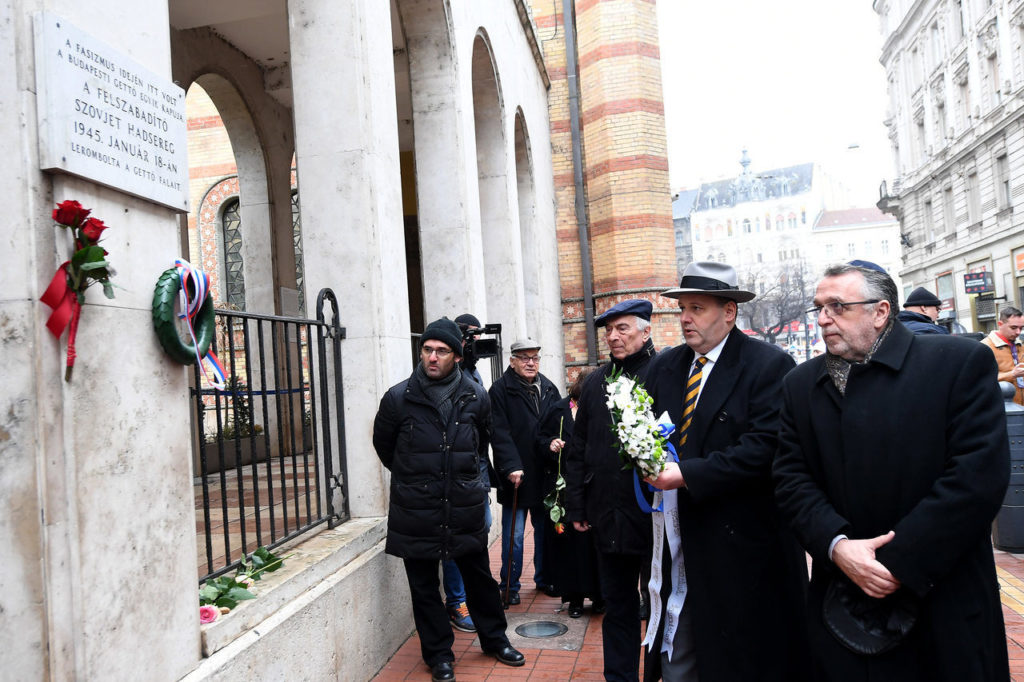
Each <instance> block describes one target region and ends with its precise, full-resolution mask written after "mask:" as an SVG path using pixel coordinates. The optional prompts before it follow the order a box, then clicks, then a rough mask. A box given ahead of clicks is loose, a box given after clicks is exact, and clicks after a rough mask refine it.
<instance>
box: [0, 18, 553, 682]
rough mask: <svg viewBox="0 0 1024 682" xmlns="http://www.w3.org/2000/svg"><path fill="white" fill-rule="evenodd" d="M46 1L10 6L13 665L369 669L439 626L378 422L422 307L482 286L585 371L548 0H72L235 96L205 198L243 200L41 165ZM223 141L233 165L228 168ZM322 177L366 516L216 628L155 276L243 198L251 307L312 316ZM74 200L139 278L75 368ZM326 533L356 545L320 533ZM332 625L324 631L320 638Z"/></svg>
mask: <svg viewBox="0 0 1024 682" xmlns="http://www.w3.org/2000/svg"><path fill="white" fill-rule="evenodd" d="M38 8H39V4H38V3H33V2H19V1H16V2H10V3H5V4H3V5H2V7H0V19H2V21H0V42H2V44H3V45H4V46H6V49H5V50H4V51H3V52H2V56H0V60H2V61H3V65H4V68H3V69H0V112H2V113H3V114H4V115H5V119H6V120H9V121H20V122H21V124H20V125H13V126H8V127H7V128H6V129H5V131H4V132H3V133H2V134H0V144H2V148H3V149H4V151H5V152H6V157H7V159H8V162H7V163H5V164H4V165H3V168H2V170H0V177H2V178H3V179H4V180H5V181H6V185H5V186H6V187H7V188H8V189H9V190H10V195H11V198H10V201H9V202H8V214H9V218H10V219H9V220H8V221H5V223H4V225H5V227H3V228H0V234H2V238H3V243H4V244H5V245H7V249H8V255H9V258H10V267H9V268H8V269H7V270H6V271H5V283H7V286H6V287H5V292H4V295H3V296H2V297H0V330H2V332H0V372H2V374H3V376H4V379H5V381H4V388H3V390H2V391H0V414H2V415H3V416H2V417H0V460H2V462H3V466H2V467H0V496H2V497H3V498H4V499H5V500H8V502H9V505H8V509H9V511H8V513H7V514H5V515H4V516H3V518H2V519H0V541H2V542H3V544H4V546H5V547H8V548H9V549H10V551H9V553H8V558H7V560H6V561H5V562H4V564H3V567H2V568H0V584H2V585H4V587H5V589H4V590H3V594H2V595H0V612H3V613H4V618H3V619H0V636H2V638H3V641H4V642H5V654H6V655H5V659H4V660H5V674H6V675H7V676H9V677H10V678H11V679H55V680H71V679H108V680H129V679H136V678H137V677H138V669H139V668H138V660H137V658H138V657H137V656H131V655H126V653H125V652H144V654H145V656H144V657H145V659H146V665H147V670H150V671H151V672H152V676H155V678H156V679H168V680H176V679H181V678H183V677H186V676H187V678H188V679H190V680H193V679H194V680H199V679H238V678H239V677H240V676H243V675H244V676H254V675H258V674H260V673H262V674H263V675H265V676H266V675H269V676H270V677H274V678H282V677H287V676H288V675H289V674H291V675H293V676H295V677H296V678H302V679H352V680H360V679H368V678H369V677H371V676H372V675H373V674H374V673H375V672H376V671H377V670H379V669H380V667H381V666H382V665H383V664H384V662H385V661H386V660H387V658H388V657H389V656H390V655H391V654H392V653H393V652H394V651H395V649H396V648H397V647H398V645H399V644H400V643H401V641H403V640H404V639H405V637H406V636H407V635H408V634H409V633H410V632H411V631H412V618H411V611H410V609H409V603H408V593H407V587H406V584H405V580H404V576H403V575H402V571H401V567H400V563H399V562H397V561H396V560H395V559H394V558H392V557H386V556H384V555H383V554H382V552H381V547H382V543H381V541H380V538H381V537H382V535H381V534H382V528H383V517H384V516H385V514H386V510H387V488H388V475H387V472H386V471H385V470H384V469H383V468H382V467H381V466H380V464H379V462H378V460H377V458H376V457H375V455H374V454H373V451H372V447H371V445H370V442H369V441H370V438H369V436H370V433H369V427H368V425H369V424H370V422H371V420H372V417H373V414H374V412H375V410H376V406H377V402H378V400H379V398H380V396H381V395H382V394H383V392H384V391H385V390H386V389H387V387H389V386H390V385H392V384H394V383H395V382H397V381H399V380H400V379H402V378H403V377H406V376H408V375H409V373H410V371H411V369H412V365H411V360H410V353H409V348H410V335H411V333H412V332H413V331H414V329H413V328H412V326H411V322H410V320H411V319H412V317H411V315H410V311H411V310H412V309H413V308H415V309H418V310H419V311H420V313H421V315H422V316H425V317H426V318H429V319H433V318H436V317H439V316H441V315H449V316H453V315H456V314H458V313H461V312H465V311H466V310H470V311H473V312H475V313H476V314H477V315H478V316H479V317H480V318H481V319H484V320H487V321H494V322H501V323H502V324H503V325H504V327H505V331H506V338H514V337H516V336H525V335H529V336H532V337H534V338H537V339H538V340H540V341H541V342H542V343H543V344H544V352H545V355H546V357H548V358H550V360H549V363H550V364H551V365H552V366H553V368H560V362H559V361H560V360H561V359H562V358H561V348H562V324H561V311H560V295H559V281H558V251H557V241H556V233H555V215H554V210H553V207H554V206H555V194H554V186H553V181H552V177H553V171H552V160H551V153H552V152H551V142H550V138H549V135H548V98H547V94H548V93H547V87H548V75H547V72H546V68H545V64H544V62H543V59H542V58H541V54H540V49H539V43H538V39H537V34H536V32H535V29H534V27H533V25H532V24H531V22H530V19H529V15H528V13H527V12H526V11H525V6H524V5H523V3H522V2H520V1H518V0H501V1H500V2H488V3H480V2H476V1H475V0H394V1H393V2H390V3H382V2H379V1H378V0H341V1H338V0H293V1H290V2H288V3H262V4H257V5H252V4H250V3H238V4H233V3H205V4H204V3H191V2H179V1H178V0H143V1H142V2H140V3H136V4H135V5H133V6H132V12H131V13H129V14H126V13H125V11H124V3H118V2H113V1H112V0H99V1H98V2H93V3H86V4H83V3H70V2H56V3H51V4H48V5H47V9H48V10H49V11H52V12H54V13H55V14H57V15H59V16H60V17H61V19H63V20H65V21H67V22H68V23H70V24H73V25H74V26H76V27H78V28H79V29H81V30H82V31H84V32H85V33H88V34H89V35H91V36H93V37H94V38H95V39H97V40H99V41H101V42H102V43H103V44H105V45H109V46H111V47H112V49H116V50H117V51H119V52H123V53H125V54H126V55H128V56H130V58H131V59H133V60H135V61H136V62H138V63H139V64H141V65H142V66H143V67H144V68H145V69H147V70H148V71H150V72H152V73H153V74H157V75H158V76H160V77H161V78H163V79H165V80H166V81H168V82H169V81H175V82H177V83H178V84H180V86H181V87H182V88H183V89H185V90H187V89H188V88H189V87H190V86H191V85H192V84H193V83H198V84H200V85H201V86H202V88H203V90H205V91H206V93H207V94H208V95H209V97H210V100H211V102H213V104H214V105H215V107H216V115H217V116H218V117H219V119H220V121H221V122H222V124H223V128H222V132H218V131H217V130H215V129H217V128H219V127H220V126H205V127H204V126H202V125H201V124H199V123H197V127H196V128H194V129H193V132H194V133H199V134H202V133H204V132H205V133H211V134H212V133H214V132H217V134H219V135H221V136H223V135H225V134H226V136H227V137H228V138H229V139H230V143H231V151H232V154H231V156H232V157H233V158H232V159H230V160H228V161H218V160H216V159H213V158H204V156H203V154H202V153H200V152H199V151H197V152H196V154H195V156H194V157H193V158H192V159H191V163H193V164H194V165H195V168H196V169H198V168H200V167H206V171H208V172H206V173H205V174H204V175H203V176H202V177H196V176H194V177H195V179H196V180H197V183H196V186H194V187H192V189H193V190H194V192H193V197H195V196H196V195H198V194H203V195H204V196H208V197H209V198H210V199H211V200H212V199H213V195H214V194H216V197H217V198H216V200H215V201H214V202H213V203H210V204H209V205H208V206H207V204H206V203H205V202H204V201H198V202H196V201H195V200H194V201H193V206H192V210H193V215H192V216H191V217H190V218H187V217H185V216H183V215H179V214H177V213H175V212H174V211H172V210H171V209H168V208H166V207H164V206H162V205H157V204H155V203H152V202H149V201H147V200H145V199H140V198H136V197H133V196H129V195H127V194H124V193H122V192H119V191H116V190H114V189H111V188H108V187H105V186H101V185H98V184H96V183H94V182H91V181H89V180H86V179H83V178H79V177H75V176H70V175H61V174H48V173H42V172H40V170H39V158H38V152H37V139H36V126H35V121H36V108H37V106H38V105H39V102H37V100H36V96H35V93H36V91H37V88H36V85H35V78H36V72H35V64H34V53H33V23H32V15H33V13H34V12H35V11H36V10H37V9H38ZM115 17H116V18H117V19H116V20H114V19H113V18H115ZM70 96H71V95H70V94H69V97H70ZM210 115H211V116H212V114H210ZM218 163H225V164H228V165H225V166H224V167H223V168H222V170H221V171H216V172H214V171H211V170H210V168H211V167H213V166H215V165H216V164H218ZM231 165H233V170H232V169H231V167H230V166H231ZM293 169H294V171H293ZM403 169H404V171H403ZM293 172H294V173H295V175H293ZM231 176H234V177H231ZM200 181H201V182H202V183H206V189H203V190H200V189H199V188H198V186H199V184H200ZM236 183H237V184H236ZM295 186H297V187H299V188H300V191H301V196H302V201H303V206H305V207H306V211H305V212H304V214H303V216H302V239H303V245H304V250H305V259H304V262H303V265H304V276H305V286H306V288H307V291H309V292H318V291H320V289H321V288H324V287H330V288H332V289H333V290H334V291H335V292H337V294H338V300H339V305H340V309H341V311H340V318H341V322H342V324H343V325H344V326H345V327H346V330H347V336H346V339H345V341H344V344H343V346H342V348H343V350H342V354H343V361H344V367H345V372H344V384H343V390H344V394H345V403H344V404H345V418H346V424H347V426H348V428H347V429H346V430H345V432H344V437H345V442H344V446H345V450H346V451H347V454H348V460H347V461H348V470H347V479H348V482H349V491H350V495H349V498H350V499H349V500H348V504H349V507H350V513H351V520H350V521H349V522H347V523H343V524H341V525H340V526H339V527H338V528H336V529H334V530H333V531H331V532H329V533H327V532H325V533H320V534H319V535H317V536H316V537H315V538H313V539H312V540H306V541H304V542H303V543H302V544H300V545H299V546H298V547H295V548H292V550H291V551H293V552H294V553H295V555H296V557H301V560H300V559H299V558H296V559H294V560H293V563H292V567H291V568H288V569H287V571H286V572H287V573H288V575H286V576H282V577H281V578H278V577H277V576H276V575H275V577H274V581H268V583H266V584H264V585H261V593H260V597H259V598H258V599H256V600H253V601H252V602H248V603H246V604H244V605H243V606H241V607H239V608H238V609H237V610H236V611H235V612H233V613H232V614H231V615H230V616H229V617H226V618H223V619H221V620H219V621H218V622H217V623H214V624H212V625H207V626H203V627H202V628H201V627H200V625H199V621H198V608H197V607H198V604H197V587H198V586H197V584H196V511H195V507H194V504H195V500H194V497H193V490H192V484H193V476H195V475H196V474H195V472H194V471H192V468H191V465H190V463H191V461H192V457H191V456H190V455H191V452H190V451H191V443H192V439H193V435H192V434H191V432H190V417H191V415H190V407H189V404H190V403H189V376H190V372H188V371H186V369H185V368H184V367H182V366H181V365H178V364H175V363H173V362H172V361H171V360H169V358H168V357H167V356H166V355H165V354H164V353H163V352H162V350H161V348H160V346H159V344H158V343H157V340H156V338H155V336H154V334H153V331H152V321H151V318H152V312H151V304H152V299H153V286H154V284H155V282H156V280H157V278H158V277H159V276H160V274H161V273H162V272H163V271H164V270H165V269H167V268H168V267H170V266H171V264H173V261H174V258H175V257H177V256H181V255H188V256H189V257H190V258H191V259H193V260H195V261H197V264H201V265H203V266H206V265H208V263H213V267H212V268H209V269H211V271H214V272H216V271H217V267H218V265H217V263H216V262H214V261H208V260H207V256H208V253H207V252H206V250H205V248H204V243H203V229H204V227H206V228H211V229H213V230H214V231H215V230H216V218H217V216H216V213H217V209H218V208H219V207H220V206H222V205H223V202H224V200H225V197H227V198H230V197H237V198H238V200H239V207H238V211H239V216H240V221H241V224H242V225H243V229H244V239H243V241H242V261H243V263H244V268H245V270H244V274H245V290H244V291H245V308H246V310H248V311H250V312H255V313H264V314H294V313H298V312H299V311H298V310H294V309H291V310H290V309H289V305H291V304H290V303H289V301H292V300H294V299H293V297H292V293H291V292H294V290H295V287H296V266H295V258H294V255H295V249H294V232H293V222H292V202H291V194H292V189H293V187H295ZM410 196H411V197H412V198H413V200H412V201H408V200H406V201H403V198H404V197H405V198H408V197H410ZM65 199H76V200H78V201H80V202H81V203H82V204H83V205H85V206H86V207H89V208H91V209H93V213H94V215H95V216H97V217H99V218H102V219H103V220H105V221H106V223H107V224H108V225H109V226H110V229H109V230H108V231H107V232H106V233H105V234H104V240H103V246H104V248H106V249H107V250H108V251H109V254H110V255H109V257H110V260H111V262H112V263H113V265H114V266H115V267H116V268H117V274H116V276H115V278H114V281H115V282H116V283H117V284H118V285H120V286H121V287H123V289H117V290H116V291H115V294H116V298H115V299H114V300H107V299H105V298H103V297H102V296H101V295H100V294H99V292H96V291H90V292H89V293H88V295H87V297H86V304H85V306H84V312H83V315H82V321H81V325H80V327H79V332H78V354H79V355H78V361H77V364H76V369H75V373H74V377H73V380H72V381H71V382H70V383H65V382H64V381H63V380H62V377H63V373H64V372H63V363H64V350H65V348H64V340H63V339H60V340H58V339H55V338H54V337H53V336H51V335H50V333H49V332H48V331H47V329H46V327H45V324H44V323H45V321H46V318H47V315H48V313H49V310H48V309H46V308H45V307H44V306H42V304H40V303H39V301H38V299H39V297H40V295H41V294H42V292H43V290H44V289H45V287H46V285H47V284H48V283H49V281H50V279H51V278H52V277H53V275H54V271H55V270H56V268H57V267H58V266H59V265H60V264H61V263H62V262H64V261H65V260H67V258H68V255H69V249H70V246H71V245H70V244H69V242H68V240H67V238H66V233H65V232H63V231H60V230H58V229H56V228H55V227H54V226H53V223H52V221H51V218H50V214H51V210H52V208H53V206H54V203H55V202H58V201H62V200H65ZM214 204H217V205H214ZM205 208H209V209H210V213H209V215H208V216H205V217H204V209H205ZM207 219H209V220H210V221H212V222H210V223H205V222H204V221H205V220H207ZM410 226H411V227H410ZM189 227H191V228H192V229H188V228H189ZM207 237H209V235H207ZM407 239H408V240H410V244H411V245H412V247H413V251H414V252H415V253H416V254H418V256H419V266H418V268H417V269H415V270H413V269H411V265H410V263H411V262H412V259H411V258H409V257H407V249H406V248H405V245H406V242H407ZM411 277H415V278H416V279H417V280H418V282H419V286H417V287H410V286H409V279H410V278H411ZM414 291H415V292H417V295H416V296H411V295H410V292H414ZM310 298H312V295H311V296H310ZM314 300H315V299H314ZM308 306H309V300H308V299H307V307H308ZM550 374H551V375H552V376H553V378H560V374H561V372H560V371H558V369H555V370H554V371H550ZM335 433H337V431H335ZM336 451H337V449H336ZM315 541H320V542H321V543H323V542H327V544H329V545H330V546H329V547H325V548H321V549H320V550H318V551H313V550H312V549H310V543H311V542H315ZM353 548H358V551H348V550H352V549H353ZM152 581H156V583H155V584H157V585H158V587H157V588H154V589H152V590H145V589H143V588H141V587H140V586H141V585H145V584H153V583H152ZM275 581H276V582H275ZM368 594H373V595H375V597H374V599H372V600H370V599H366V598H365V596H366V595H368ZM385 618H386V620H385ZM367 629H369V630H371V631H372V632H374V633H378V632H379V633H380V634H379V636H378V635H374V636H364V635H365V633H366V631H367ZM153 633H159V636H158V637H155V636H154V634H153ZM311 641H317V642H321V643H322V645H318V646H317V647H316V651H314V652H311V651H310V650H309V642H311Z"/></svg>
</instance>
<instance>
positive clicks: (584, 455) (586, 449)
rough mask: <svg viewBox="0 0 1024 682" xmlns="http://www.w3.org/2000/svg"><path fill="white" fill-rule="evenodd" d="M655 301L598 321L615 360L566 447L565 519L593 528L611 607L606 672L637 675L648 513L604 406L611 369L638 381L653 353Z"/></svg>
mask: <svg viewBox="0 0 1024 682" xmlns="http://www.w3.org/2000/svg"><path fill="white" fill-rule="evenodd" d="M652 311H653V306H652V305H651V302H650V301H644V300H641V299H630V300H628V301H622V302H621V303H617V304H616V305H614V306H612V307H611V308H609V309H608V310H606V311H605V312H604V314H602V315H600V316H599V317H597V318H596V319H595V320H594V324H595V325H596V326H598V327H604V338H605V341H607V343H608V349H609V351H610V352H611V355H612V361H611V362H610V363H608V364H606V365H604V366H603V367H601V368H599V369H598V370H597V371H595V372H594V373H593V374H591V375H590V376H589V377H587V381H586V383H585V384H583V393H582V394H581V395H580V403H579V410H578V411H577V412H576V424H575V427H574V429H573V438H572V442H571V443H570V444H569V448H568V452H567V453H566V473H565V481H566V491H565V492H566V494H565V511H566V519H567V520H568V521H572V524H573V528H575V529H576V530H577V531H579V532H581V533H582V532H584V531H590V532H591V533H592V534H593V535H594V545H595V546H596V548H597V567H598V573H599V575H600V582H601V595H602V596H603V597H604V599H605V604H606V609H607V612H606V614H605V617H604V622H603V623H602V626H601V638H602V641H603V644H604V678H605V679H606V680H618V681H622V682H635V681H636V680H637V678H638V676H639V670H640V593H639V583H640V576H641V574H642V573H643V572H644V569H645V568H646V567H647V566H649V565H650V562H651V516H650V514H645V513H644V512H643V511H641V509H640V505H639V504H638V503H637V500H636V494H635V493H634V490H633V471H632V470H631V469H623V466H622V460H621V459H620V457H619V441H618V438H617V437H616V435H615V433H614V431H612V417H611V414H610V413H609V412H608V408H607V406H606V405H605V401H606V400H607V397H606V395H605V379H606V378H607V377H608V375H609V373H610V372H611V371H612V370H616V371H620V372H622V373H624V374H627V375H629V376H631V377H633V378H635V379H637V380H638V381H640V382H643V381H644V380H645V379H646V378H647V368H648V365H649V363H650V361H651V358H652V357H653V356H654V343H653V342H652V341H651V312H652Z"/></svg>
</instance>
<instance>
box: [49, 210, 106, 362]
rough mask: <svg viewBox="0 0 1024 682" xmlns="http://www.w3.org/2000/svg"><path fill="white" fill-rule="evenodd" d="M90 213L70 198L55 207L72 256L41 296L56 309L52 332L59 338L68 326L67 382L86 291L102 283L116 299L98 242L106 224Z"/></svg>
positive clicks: (54, 217) (50, 321)
mask: <svg viewBox="0 0 1024 682" xmlns="http://www.w3.org/2000/svg"><path fill="white" fill-rule="evenodd" d="M89 213H91V211H90V209H87V208H83V207H82V205H81V204H80V203H78V202H77V201H74V200H71V199H68V200H67V201H62V202H60V203H59V204H57V208H55V209H53V220H54V222H56V223H57V224H58V225H59V226H60V227H63V228H67V229H69V230H71V235H72V238H73V240H74V249H73V250H72V254H71V259H70V260H68V261H67V262H65V263H63V264H62V265H61V266H60V267H59V268H57V272H56V273H55V274H54V276H53V280H52V281H51V282H50V285H49V286H48V287H47V288H46V291H45V292H44V293H43V296H42V298H40V299H39V300H41V301H42V302H43V303H45V304H46V305H48V306H50V307H51V308H53V313H52V314H51V315H50V318H49V319H48V320H47V321H46V328H47V329H49V330H50V333H51V334H53V335H54V336H56V337H57V338H60V336H61V335H62V334H63V333H64V330H65V329H66V328H67V329H69V331H68V353H67V357H68V361H67V370H66V371H65V372H64V380H65V381H70V380H71V370H72V368H73V367H74V366H75V357H76V353H75V335H76V334H77V332H78V320H79V317H80V316H81V314H82V304H83V303H85V290H86V289H87V288H89V286H90V285H92V284H99V285H100V286H102V287H103V295H104V296H106V297H107V298H114V285H113V283H112V282H111V281H110V278H111V277H112V276H113V275H114V270H113V268H111V267H110V263H109V262H108V261H107V250H106V249H104V248H103V247H102V246H98V245H97V242H98V241H99V240H100V237H101V236H102V235H103V231H104V230H106V229H107V226H106V225H104V224H103V221H102V220H99V219H98V218H89Z"/></svg>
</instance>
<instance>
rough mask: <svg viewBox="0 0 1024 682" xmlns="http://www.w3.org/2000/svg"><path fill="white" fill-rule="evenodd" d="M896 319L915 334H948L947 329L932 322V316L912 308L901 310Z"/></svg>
mask: <svg viewBox="0 0 1024 682" xmlns="http://www.w3.org/2000/svg"><path fill="white" fill-rule="evenodd" d="M896 319H897V320H899V321H900V322H902V323H903V326H905V327H906V328H907V329H909V330H910V331H912V332H914V333H915V334H948V333H949V330H948V329H946V328H945V327H943V326H942V325H938V324H935V323H934V322H932V318H930V317H928V316H927V315H922V314H921V313H915V312H914V311H913V310H901V311H900V312H899V313H898V314H897V315H896Z"/></svg>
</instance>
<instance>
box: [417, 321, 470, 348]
mask: <svg viewBox="0 0 1024 682" xmlns="http://www.w3.org/2000/svg"><path fill="white" fill-rule="evenodd" d="M430 339H433V340H435V341H440V342H441V343H443V344H446V345H447V346H448V347H449V348H451V349H452V350H453V351H454V352H455V354H456V355H458V356H460V357H461V356H462V330H461V329H459V325H457V324H455V323H454V322H452V321H451V320H449V319H448V318H447V317H442V318H441V319H440V320H434V321H433V322H431V323H430V324H428V325H427V328H426V329H424V330H423V335H422V336H420V348H422V347H423V342H424V341H428V340H430Z"/></svg>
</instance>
